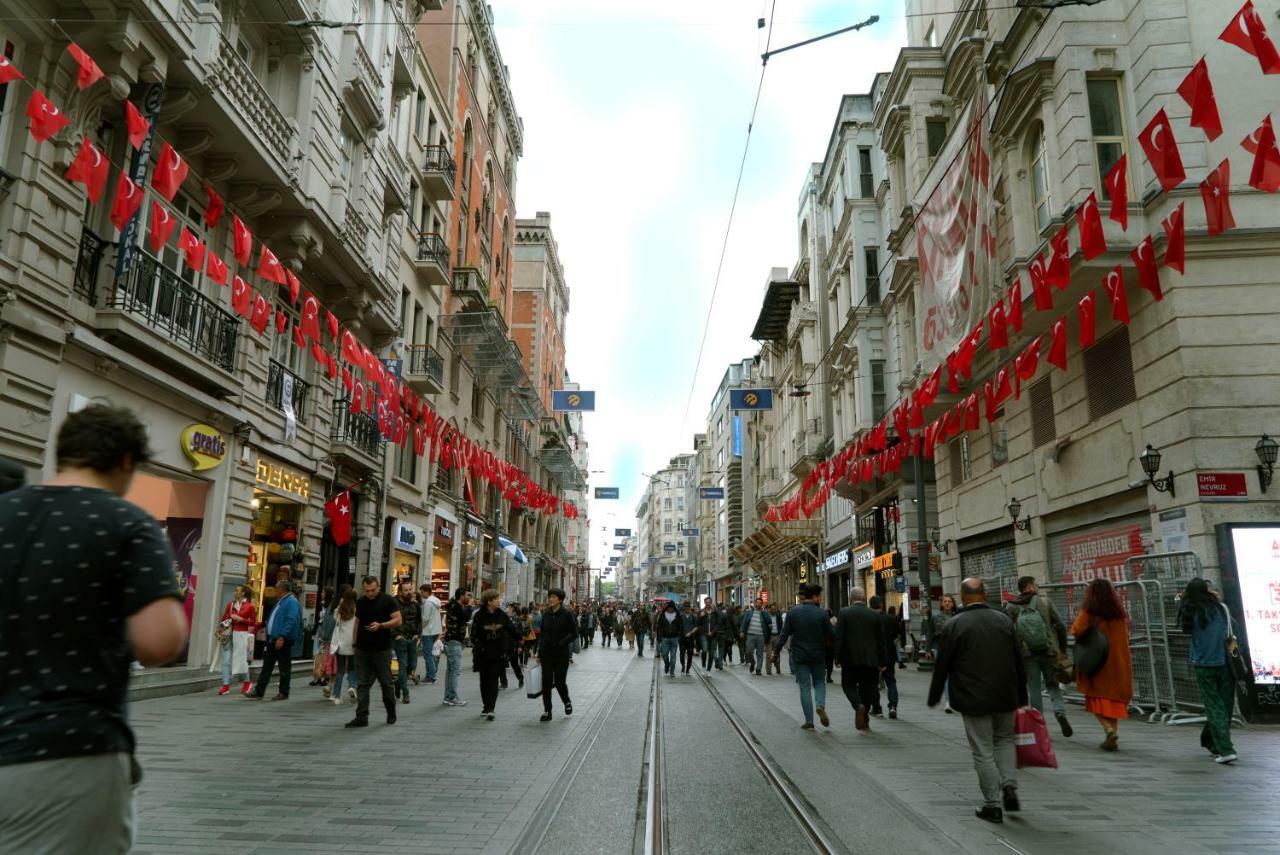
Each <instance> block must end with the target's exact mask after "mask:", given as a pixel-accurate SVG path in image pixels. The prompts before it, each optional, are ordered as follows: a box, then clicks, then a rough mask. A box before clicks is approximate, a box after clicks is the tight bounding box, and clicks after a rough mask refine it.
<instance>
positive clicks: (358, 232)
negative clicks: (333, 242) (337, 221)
mask: <svg viewBox="0 0 1280 855" xmlns="http://www.w3.org/2000/svg"><path fill="white" fill-rule="evenodd" d="M342 240H343V242H344V243H345V244H346V245H347V248H348V249H349V250H350V251H351V254H352V255H354V256H355V257H356V258H357V259H359V260H360V261H364V262H368V260H369V223H368V222H367V221H366V220H365V218H364V215H363V214H361V213H360V211H358V210H357V209H356V206H355V204H354V203H352V202H351V201H349V200H348V202H347V212H346V216H344V217H343V219H342Z"/></svg>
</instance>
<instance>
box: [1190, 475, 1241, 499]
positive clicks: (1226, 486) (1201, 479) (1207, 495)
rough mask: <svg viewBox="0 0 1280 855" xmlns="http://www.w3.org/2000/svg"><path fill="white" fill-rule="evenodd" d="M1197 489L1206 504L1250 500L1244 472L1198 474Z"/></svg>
mask: <svg viewBox="0 0 1280 855" xmlns="http://www.w3.org/2000/svg"><path fill="white" fill-rule="evenodd" d="M1196 487H1198V488H1199V490H1200V498H1201V500H1203V501H1206V502H1233V501H1235V500H1237V499H1248V498H1249V485H1248V484H1246V483H1245V480H1244V473H1243V472H1198V473H1196Z"/></svg>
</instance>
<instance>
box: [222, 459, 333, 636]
mask: <svg viewBox="0 0 1280 855" xmlns="http://www.w3.org/2000/svg"><path fill="white" fill-rule="evenodd" d="M311 489H312V483H311V477H310V476H309V475H306V474H305V473H302V472H299V471H297V470H295V469H293V468H291V467H289V466H287V465H286V464H284V463H282V462H280V461H277V460H273V459H271V458H268V457H265V456H263V455H259V456H258V460H257V463H256V465H255V471H254V488H253V499H252V500H251V501H250V503H249V504H250V507H251V508H252V509H253V515H252V518H251V521H250V524H249V570H248V574H247V575H248V579H249V586H250V589H251V590H252V596H253V601H254V605H255V606H256V607H257V610H258V615H259V619H260V620H261V621H263V622H265V621H266V620H267V619H268V618H269V617H270V615H271V610H272V609H274V608H275V604H276V591H275V585H276V582H278V581H280V580H282V579H283V580H287V581H288V582H290V583H291V584H292V585H293V591H294V595H295V596H296V597H297V598H298V602H299V603H300V604H301V605H302V612H303V616H304V621H305V619H306V618H307V617H308V616H309V615H311V614H313V613H314V611H315V608H316V601H317V596H318V591H319V589H320V588H321V587H322V586H323V585H324V580H321V579H320V578H319V576H318V564H317V562H316V560H315V555H314V554H313V555H312V556H311V561H309V562H308V561H307V560H306V555H305V551H306V544H305V543H304V538H303V537H302V534H301V532H302V530H303V525H304V523H305V522H306V512H307V506H308V505H309V504H310V502H311ZM308 564H310V567H309V568H308ZM233 584H234V582H233ZM228 596H229V592H228ZM257 647H258V649H257V650H256V651H255V655H256V656H261V653H262V649H261V648H262V642H258V645H257Z"/></svg>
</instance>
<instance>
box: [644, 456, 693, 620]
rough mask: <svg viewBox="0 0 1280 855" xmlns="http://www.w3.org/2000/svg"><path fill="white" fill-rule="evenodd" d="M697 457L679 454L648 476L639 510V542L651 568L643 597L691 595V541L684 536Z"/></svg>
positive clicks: (649, 568) (645, 581)
mask: <svg viewBox="0 0 1280 855" xmlns="http://www.w3.org/2000/svg"><path fill="white" fill-rule="evenodd" d="M693 462H694V455H693V454H690V453H686V454H677V455H676V456H674V457H672V458H671V459H670V461H668V463H667V465H666V466H665V467H663V468H662V469H660V470H658V471H657V472H656V473H654V474H653V475H650V476H648V478H649V483H648V485H647V486H646V487H645V491H644V494H643V495H642V496H641V498H640V503H639V505H637V507H636V518H637V521H638V524H639V532H640V542H639V546H638V550H639V551H640V552H641V553H643V555H644V558H643V561H647V562H648V563H649V567H648V568H647V569H646V572H645V573H644V574H643V583H644V588H643V590H644V593H645V595H646V596H648V597H653V596H656V595H658V594H662V593H665V592H667V591H674V592H675V593H677V594H680V595H682V596H684V595H686V594H692V592H693V586H692V584H691V579H690V577H689V566H690V561H691V559H692V557H693V556H692V553H691V547H690V546H689V538H687V537H686V536H685V534H684V530H685V528H686V520H687V519H688V518H689V514H690V513H691V512H692V508H691V506H690V504H689V499H688V495H689V493H688V491H689V485H690V482H691V479H690V468H691V467H692V465H693Z"/></svg>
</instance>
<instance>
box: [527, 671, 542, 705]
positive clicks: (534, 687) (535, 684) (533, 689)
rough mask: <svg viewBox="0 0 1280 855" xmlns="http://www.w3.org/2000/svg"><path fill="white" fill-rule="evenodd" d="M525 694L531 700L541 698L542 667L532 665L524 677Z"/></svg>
mask: <svg viewBox="0 0 1280 855" xmlns="http://www.w3.org/2000/svg"><path fill="white" fill-rule="evenodd" d="M524 685H525V694H526V695H528V696H529V697H531V698H540V697H542V666H541V665H534V666H533V667H532V668H530V669H529V673H528V674H525V675H524Z"/></svg>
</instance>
